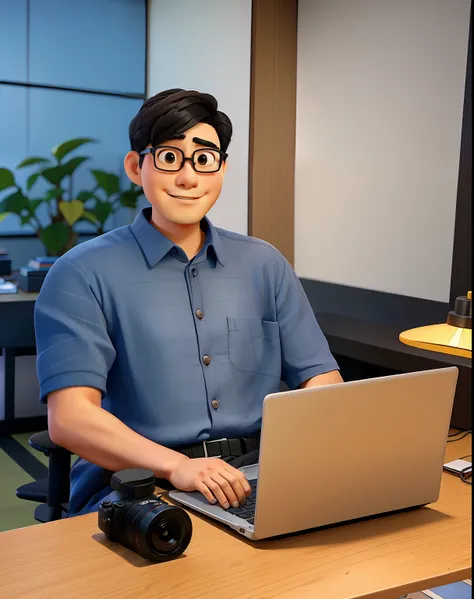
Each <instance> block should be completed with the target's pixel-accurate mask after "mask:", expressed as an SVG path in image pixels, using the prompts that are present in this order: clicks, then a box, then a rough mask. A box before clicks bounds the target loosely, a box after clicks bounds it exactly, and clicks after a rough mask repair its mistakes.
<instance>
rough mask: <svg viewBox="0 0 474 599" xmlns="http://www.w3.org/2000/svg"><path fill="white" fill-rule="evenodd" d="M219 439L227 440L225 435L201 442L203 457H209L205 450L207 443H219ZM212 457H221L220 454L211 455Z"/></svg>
mask: <svg viewBox="0 0 474 599" xmlns="http://www.w3.org/2000/svg"><path fill="white" fill-rule="evenodd" d="M221 441H227V437H222V439H213V440H212V441H203V442H202V448H203V450H204V457H205V458H208V457H209V454H208V452H207V446H208V445H211V443H220V442H221ZM212 457H213V458H217V459H219V458H221V457H222V454H221V455H213V456H212Z"/></svg>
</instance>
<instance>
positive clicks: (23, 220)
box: [20, 214, 31, 225]
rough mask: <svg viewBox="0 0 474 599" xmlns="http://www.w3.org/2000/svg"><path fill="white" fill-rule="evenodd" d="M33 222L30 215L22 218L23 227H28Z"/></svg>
mask: <svg viewBox="0 0 474 599" xmlns="http://www.w3.org/2000/svg"><path fill="white" fill-rule="evenodd" d="M30 220H31V215H30V214H25V215H24V216H22V217H21V218H20V221H21V224H22V225H27V224H28V223H29V222H30Z"/></svg>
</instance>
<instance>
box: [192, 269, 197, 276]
mask: <svg viewBox="0 0 474 599" xmlns="http://www.w3.org/2000/svg"><path fill="white" fill-rule="evenodd" d="M191 272H192V275H193V277H194V278H196V277H197V276H198V271H197V268H193V269H192V271H191Z"/></svg>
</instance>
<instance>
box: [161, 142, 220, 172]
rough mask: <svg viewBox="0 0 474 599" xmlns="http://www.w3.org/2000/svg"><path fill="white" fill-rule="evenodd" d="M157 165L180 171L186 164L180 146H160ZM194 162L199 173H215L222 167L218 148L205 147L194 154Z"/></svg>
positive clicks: (166, 169) (163, 168)
mask: <svg viewBox="0 0 474 599" xmlns="http://www.w3.org/2000/svg"><path fill="white" fill-rule="evenodd" d="M154 158H155V167H156V168H157V169H159V170H161V171H170V172H175V171H179V170H180V169H181V168H182V166H183V164H184V154H183V152H182V151H181V150H180V149H178V148H170V147H160V148H156V150H155V155H154ZM192 164H193V167H194V170H195V171H196V172H198V173H214V172H216V171H218V170H219V169H220V166H221V155H220V153H219V152H218V151H217V150H212V149H210V148H205V149H204V148H203V149H199V150H195V151H194V152H193V154H192Z"/></svg>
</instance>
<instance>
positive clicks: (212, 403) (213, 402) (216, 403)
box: [211, 399, 219, 410]
mask: <svg viewBox="0 0 474 599" xmlns="http://www.w3.org/2000/svg"><path fill="white" fill-rule="evenodd" d="M211 406H212V407H213V408H214V410H217V409H218V408H219V402H218V401H217V399H213V400H212V401H211Z"/></svg>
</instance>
